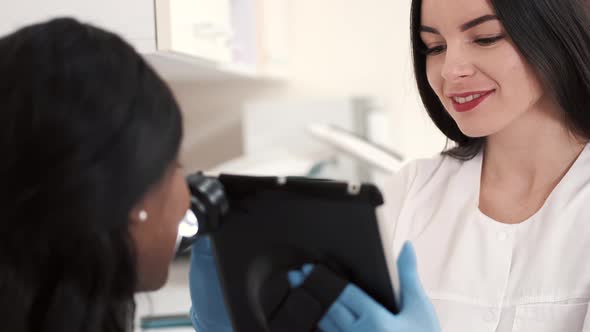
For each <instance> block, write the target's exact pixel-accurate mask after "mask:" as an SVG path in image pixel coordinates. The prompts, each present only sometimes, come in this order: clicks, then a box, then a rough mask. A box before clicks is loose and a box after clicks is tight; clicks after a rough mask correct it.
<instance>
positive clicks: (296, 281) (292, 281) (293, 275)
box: [287, 271, 305, 288]
mask: <svg viewBox="0 0 590 332" xmlns="http://www.w3.org/2000/svg"><path fill="white" fill-rule="evenodd" d="M287 279H288V280H289V285H291V287H292V288H297V287H299V286H301V284H303V281H304V280H305V277H304V276H303V273H301V272H300V271H289V272H287Z"/></svg>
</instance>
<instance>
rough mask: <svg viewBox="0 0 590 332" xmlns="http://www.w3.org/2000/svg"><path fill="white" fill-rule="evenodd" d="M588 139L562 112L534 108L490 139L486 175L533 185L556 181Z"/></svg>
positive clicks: (486, 150)
mask: <svg viewBox="0 0 590 332" xmlns="http://www.w3.org/2000/svg"><path fill="white" fill-rule="evenodd" d="M585 143H586V140H583V139H580V138H579V137H576V136H575V135H574V134H572V133H571V132H570V130H568V128H567V126H566V125H565V121H564V120H563V118H562V116H561V113H559V112H557V111H554V110H552V109H550V108H544V109H541V108H539V109H531V110H529V111H527V112H526V113H525V114H523V115H522V116H521V117H520V118H519V119H518V120H517V121H516V122H515V123H513V124H512V125H511V126H510V127H509V128H506V129H505V130H503V131H502V132H499V133H497V134H494V135H491V136H489V137H488V138H487V139H486V145H485V152H484V165H483V174H482V176H485V177H486V179H488V180H494V181H501V182H507V183H511V182H513V181H516V182H514V183H520V184H524V185H526V186H527V187H529V188H534V187H537V185H541V186H542V185H545V184H547V182H548V181H549V182H556V181H559V179H561V177H562V176H563V175H564V174H565V173H566V172H567V170H568V169H569V168H570V167H571V165H572V164H573V162H574V161H575V160H576V159H577V157H578V156H579V154H580V153H581V152H582V150H583V148H584V145H585Z"/></svg>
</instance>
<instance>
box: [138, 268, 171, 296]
mask: <svg viewBox="0 0 590 332" xmlns="http://www.w3.org/2000/svg"><path fill="white" fill-rule="evenodd" d="M166 281H168V268H166V269H164V270H163V271H161V272H160V273H153V272H152V273H150V275H147V276H143V277H142V276H140V277H139V283H138V289H137V290H138V291H139V292H151V291H156V290H158V289H160V288H162V287H163V286H164V285H165V284H166Z"/></svg>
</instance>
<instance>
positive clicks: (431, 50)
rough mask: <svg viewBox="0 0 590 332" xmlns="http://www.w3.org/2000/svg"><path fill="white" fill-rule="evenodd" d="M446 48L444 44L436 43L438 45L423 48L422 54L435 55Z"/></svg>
mask: <svg viewBox="0 0 590 332" xmlns="http://www.w3.org/2000/svg"><path fill="white" fill-rule="evenodd" d="M446 48H447V47H446V46H444V45H438V46H433V47H427V48H426V49H425V50H424V54H425V55H426V56H429V55H437V54H440V53H442V52H444V51H445V50H446Z"/></svg>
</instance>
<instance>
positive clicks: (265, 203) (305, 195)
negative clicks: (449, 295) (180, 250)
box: [209, 175, 397, 332]
mask: <svg viewBox="0 0 590 332" xmlns="http://www.w3.org/2000/svg"><path fill="white" fill-rule="evenodd" d="M218 180H219V181H220V182H221V184H222V186H223V190H224V194H225V197H226V199H227V203H228V204H229V208H228V209H227V212H226V213H225V214H224V215H223V216H222V217H220V219H219V223H218V224H217V226H216V227H215V228H214V229H211V231H210V232H209V233H210V235H211V240H212V246H213V253H214V256H215V258H216V260H217V264H218V268H219V274H220V278H221V285H222V288H223V290H224V294H225V300H226V304H227V307H228V309H229V313H230V317H231V320H232V324H233V327H234V330H235V331H236V332H253V331H269V329H268V326H267V318H268V316H269V315H272V310H274V308H276V306H277V305H278V304H280V302H281V301H283V298H281V296H279V297H278V298H273V296H270V297H269V296H268V294H266V295H265V294H263V293H264V289H265V287H268V286H265V285H269V284H273V287H285V288H288V284H287V283H286V282H285V281H286V274H287V271H289V270H292V269H297V268H300V267H301V265H302V264H305V263H315V264H322V265H324V266H328V267H330V268H331V269H333V270H335V271H337V272H338V273H339V274H340V275H342V276H343V277H344V278H345V279H347V280H349V281H351V282H354V283H355V284H356V285H358V286H359V287H360V288H362V289H363V290H364V291H366V292H367V293H368V294H369V295H370V296H372V297H373V298H374V299H375V300H377V301H378V302H380V303H381V304H383V305H384V306H385V307H386V308H387V309H389V310H390V311H392V312H397V310H396V305H395V299H394V292H393V288H392V286H391V282H390V278H389V273H388V269H387V263H386V260H385V255H384V252H383V246H382V243H381V238H380V234H379V227H378V223H377V217H376V208H377V207H378V206H379V205H381V204H382V203H383V199H382V196H381V193H380V192H379V190H378V189H377V187H376V186H374V185H370V184H363V185H355V184H349V183H344V182H336V181H328V180H318V179H308V178H277V177H249V176H235V175H221V176H219V177H218ZM287 291H288V290H287V289H285V292H287ZM274 293H275V294H276V292H274ZM279 293H280V292H279ZM275 297H276V296H275Z"/></svg>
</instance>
